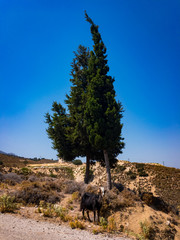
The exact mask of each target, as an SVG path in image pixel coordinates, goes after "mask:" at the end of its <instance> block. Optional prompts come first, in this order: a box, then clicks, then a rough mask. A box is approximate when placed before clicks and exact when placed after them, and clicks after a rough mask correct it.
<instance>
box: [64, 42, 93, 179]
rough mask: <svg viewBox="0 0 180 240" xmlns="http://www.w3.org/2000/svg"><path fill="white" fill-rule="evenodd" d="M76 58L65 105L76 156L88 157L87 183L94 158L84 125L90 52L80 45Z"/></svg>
mask: <svg viewBox="0 0 180 240" xmlns="http://www.w3.org/2000/svg"><path fill="white" fill-rule="evenodd" d="M74 54H75V58H74V59H73V62H72V64H71V66H72V70H71V77H72V78H71V79H70V81H71V82H72V86H71V91H70V94H69V95H66V100H65V103H66V104H67V105H68V110H69V115H70V121H71V128H72V131H71V132H72V134H71V135H70V139H71V142H73V144H74V146H75V149H76V155H77V156H82V157H84V156H85V157H86V174H85V183H88V182H89V168H90V159H91V158H92V149H91V145H90V143H89V139H88V136H87V133H86V126H85V123H84V112H85V103H86V97H87V95H86V92H87V85H88V81H87V69H88V61H89V58H90V53H89V50H88V49H87V48H86V47H84V46H82V45H80V46H79V48H78V50H77V52H74Z"/></svg>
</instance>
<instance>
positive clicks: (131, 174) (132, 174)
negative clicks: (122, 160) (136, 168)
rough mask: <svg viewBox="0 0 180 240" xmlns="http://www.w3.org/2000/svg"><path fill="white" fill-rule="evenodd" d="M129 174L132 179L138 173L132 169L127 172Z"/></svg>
mask: <svg viewBox="0 0 180 240" xmlns="http://www.w3.org/2000/svg"><path fill="white" fill-rule="evenodd" d="M127 175H128V176H129V177H130V179H131V180H134V179H136V173H134V172H132V171H131V170H129V172H127Z"/></svg>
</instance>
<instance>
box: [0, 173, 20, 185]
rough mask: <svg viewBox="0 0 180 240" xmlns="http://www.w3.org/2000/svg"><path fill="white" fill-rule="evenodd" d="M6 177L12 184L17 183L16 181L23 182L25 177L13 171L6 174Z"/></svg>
mask: <svg viewBox="0 0 180 240" xmlns="http://www.w3.org/2000/svg"><path fill="white" fill-rule="evenodd" d="M4 179H5V181H6V182H7V183H9V184H10V185H15V184H16V183H21V182H22V181H23V178H22V177H21V176H20V175H18V174H17V173H13V172H11V173H7V174H4Z"/></svg>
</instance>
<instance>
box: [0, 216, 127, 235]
mask: <svg viewBox="0 0 180 240" xmlns="http://www.w3.org/2000/svg"><path fill="white" fill-rule="evenodd" d="M9 239H11V240H24V239H26V240H85V239H88V240H110V239H111V240H130V238H126V237H111V236H105V235H103V234H98V235H93V234H91V233H89V232H88V231H85V230H77V229H74V230H72V229H71V228H70V227H67V226H63V225H58V224H55V223H49V222H40V221H36V220H33V219H29V218H22V217H19V216H17V215H11V214H0V240H9Z"/></svg>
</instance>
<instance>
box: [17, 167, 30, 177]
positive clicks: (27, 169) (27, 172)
mask: <svg viewBox="0 0 180 240" xmlns="http://www.w3.org/2000/svg"><path fill="white" fill-rule="evenodd" d="M19 173H20V174H22V175H25V176H26V175H29V174H31V173H32V171H31V169H29V168H27V167H23V168H21V169H20V172H19Z"/></svg>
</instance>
